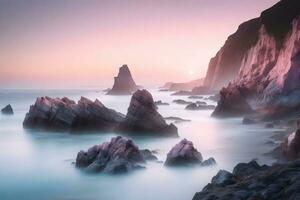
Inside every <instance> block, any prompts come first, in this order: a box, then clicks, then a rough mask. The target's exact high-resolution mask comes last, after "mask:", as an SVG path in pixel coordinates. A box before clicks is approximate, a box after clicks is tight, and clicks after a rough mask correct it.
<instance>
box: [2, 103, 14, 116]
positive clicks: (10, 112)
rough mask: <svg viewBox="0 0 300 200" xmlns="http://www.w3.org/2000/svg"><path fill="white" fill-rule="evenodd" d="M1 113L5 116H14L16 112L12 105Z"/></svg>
mask: <svg viewBox="0 0 300 200" xmlns="http://www.w3.org/2000/svg"><path fill="white" fill-rule="evenodd" d="M1 113H2V114H5V115H13V114H14V111H13V109H12V107H11V105H10V104H8V105H7V106H5V107H4V108H2V109H1Z"/></svg>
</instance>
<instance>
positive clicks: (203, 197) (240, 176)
mask: <svg viewBox="0 0 300 200" xmlns="http://www.w3.org/2000/svg"><path fill="white" fill-rule="evenodd" d="M243 170H244V171H243ZM234 171H239V173H235V172H233V173H230V172H227V171H224V170H222V171H219V172H218V174H217V175H216V176H214V177H213V179H212V181H211V183H210V184H208V185H207V186H205V187H204V189H203V190H202V192H198V193H196V194H195V195H194V197H193V200H209V199H216V200H221V199H222V200H231V199H248V200H254V199H286V200H293V199H299V198H300V193H299V192H298V191H299V183H300V182H299V180H300V173H299V171H300V161H299V160H298V161H293V162H289V163H286V164H280V165H279V164H276V165H274V166H259V165H258V164H257V163H256V162H255V161H252V162H250V163H242V164H241V163H240V164H238V165H237V166H236V167H235V169H234ZM241 172H243V173H241ZM245 172H246V173H245Z"/></svg>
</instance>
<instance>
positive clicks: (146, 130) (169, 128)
mask: <svg viewBox="0 0 300 200" xmlns="http://www.w3.org/2000/svg"><path fill="white" fill-rule="evenodd" d="M117 131H118V132H124V133H136V134H139V135H149V136H178V133H177V127H176V126H175V125H173V124H170V125H168V124H167V123H166V121H165V120H164V118H163V117H162V116H161V115H160V114H159V113H158V112H157V109H156V106H155V103H154V101H153V98H152V95H151V94H150V93H149V92H148V91H147V90H138V91H136V92H135V93H134V94H133V95H132V98H131V102H130V105H129V108H128V111H127V115H126V117H125V120H124V121H122V122H121V123H120V125H119V126H118V127H117Z"/></svg>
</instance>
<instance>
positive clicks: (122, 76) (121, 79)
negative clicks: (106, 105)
mask: <svg viewBox="0 0 300 200" xmlns="http://www.w3.org/2000/svg"><path fill="white" fill-rule="evenodd" d="M137 89H138V86H137V85H136V84H135V82H134V80H133V78H132V76H131V73H130V70H129V68H128V66H127V65H123V66H122V67H120V69H119V74H118V76H117V77H115V81H114V85H113V88H112V89H111V90H110V91H108V92H107V94H109V95H129V94H131V93H132V92H134V91H136V90H137Z"/></svg>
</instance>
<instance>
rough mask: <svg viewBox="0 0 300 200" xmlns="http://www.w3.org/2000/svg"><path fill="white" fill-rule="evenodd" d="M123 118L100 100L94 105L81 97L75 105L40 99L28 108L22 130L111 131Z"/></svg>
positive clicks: (48, 98) (65, 99)
mask: <svg viewBox="0 0 300 200" xmlns="http://www.w3.org/2000/svg"><path fill="white" fill-rule="evenodd" d="M123 119H124V115H122V114H121V113H118V112H116V111H114V110H112V109H109V108H106V107H105V106H104V105H103V104H102V103H101V102H100V101H99V100H97V99H96V100H95V101H94V102H93V101H91V100H89V99H87V98H84V97H81V99H80V100H79V101H78V103H75V102H74V101H72V100H70V99H68V98H66V97H64V98H62V99H60V98H55V99H53V98H50V97H39V98H37V100H36V102H35V104H34V105H32V106H30V110H29V112H28V113H27V114H26V116H25V119H24V122H23V125H24V127H25V128H42V129H46V130H60V131H61V130H63V131H79V130H92V131H111V130H113V129H114V128H115V127H116V126H117V125H118V124H119V123H120V122H121V121H122V120H123Z"/></svg>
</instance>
